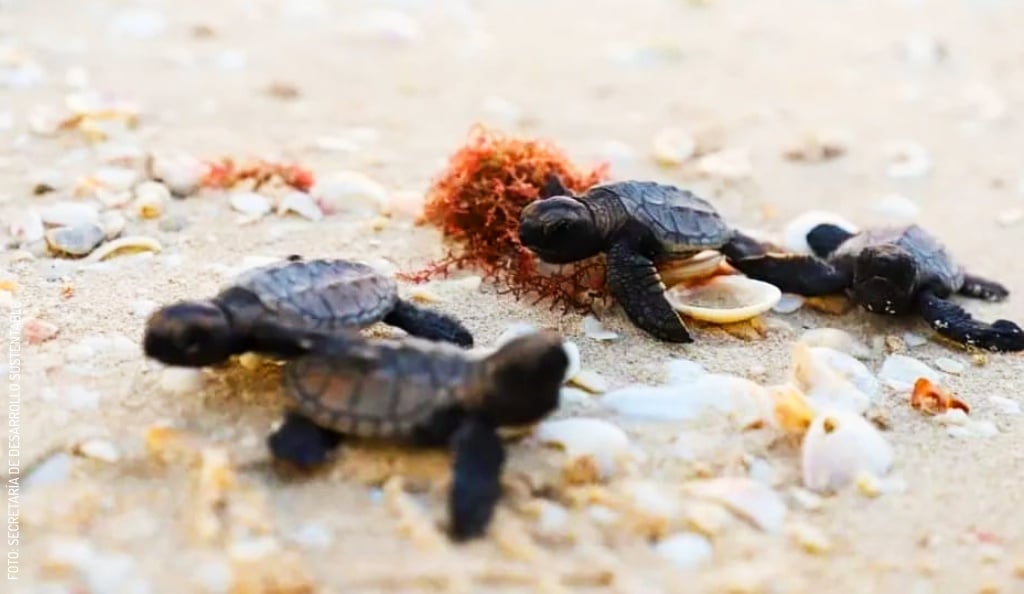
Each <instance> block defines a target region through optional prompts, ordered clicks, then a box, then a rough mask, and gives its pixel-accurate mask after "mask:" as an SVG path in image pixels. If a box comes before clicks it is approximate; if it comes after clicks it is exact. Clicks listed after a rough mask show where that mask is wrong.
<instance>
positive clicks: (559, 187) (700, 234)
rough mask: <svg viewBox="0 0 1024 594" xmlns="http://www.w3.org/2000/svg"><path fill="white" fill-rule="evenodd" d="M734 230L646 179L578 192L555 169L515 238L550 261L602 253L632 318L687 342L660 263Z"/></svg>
mask: <svg viewBox="0 0 1024 594" xmlns="http://www.w3.org/2000/svg"><path fill="white" fill-rule="evenodd" d="M731 237H732V231H731V230H730V228H729V226H728V225H726V223H725V222H724V221H723V220H722V218H721V216H719V214H718V212H717V211H716V210H715V208H714V207H713V206H712V205H711V204H710V203H708V202H707V201H705V200H704V199H702V198H700V197H698V196H696V195H694V194H693V193H691V192H689V191H687V190H682V189H680V188H677V187H675V186H671V185H666V184H661V183H657V182H651V181H622V182H613V183H605V184H598V185H595V186H592V187H590V188H589V189H587V190H586V192H584V193H583V195H582V196H579V197H576V196H573V195H572V193H571V192H570V191H569V190H568V189H567V188H566V187H565V186H564V185H563V183H562V181H561V180H560V179H559V178H558V177H557V176H552V177H551V178H549V181H548V183H547V184H546V186H545V188H544V189H543V190H542V192H541V199H539V200H536V201H534V202H531V203H530V204H528V205H527V206H526V207H525V208H524V209H523V210H522V213H521V215H520V223H519V239H520V242H521V243H522V244H523V245H524V246H526V247H527V248H528V249H529V250H530V251H532V252H533V253H535V254H537V256H538V257H539V258H540V259H541V260H543V261H545V262H548V263H551V264H567V263H570V262H576V261H579V260H583V259H585V258H589V257H592V256H596V255H597V254H599V253H601V252H604V253H605V254H606V258H607V265H608V272H607V281H606V282H607V286H608V290H609V292H610V293H611V295H612V296H613V297H614V298H615V300H616V301H617V302H618V303H619V304H620V305H621V306H622V309H623V310H624V311H625V313H626V315H627V316H628V317H629V319H630V320H631V321H632V322H633V323H634V324H635V325H636V326H637V327H639V328H640V329H641V330H644V331H645V332H647V333H649V334H650V335H652V336H654V337H655V338H658V339H660V340H665V341H669V342H692V341H693V339H692V338H691V336H690V333H689V331H688V330H687V329H686V325H685V324H684V323H683V321H682V319H681V318H680V317H679V314H678V313H677V312H676V310H675V309H673V308H672V306H671V305H670V304H669V302H668V300H667V299H666V298H665V290H666V287H665V283H664V282H663V279H662V277H661V275H660V274H659V272H658V265H659V264H663V263H665V262H668V261H670V260H680V261H682V260H686V259H689V258H691V257H692V256H694V255H696V254H697V253H699V252H702V251H704V250H714V249H717V248H718V247H719V246H721V245H723V244H724V243H725V242H726V241H728V240H729V239H730V238H731Z"/></svg>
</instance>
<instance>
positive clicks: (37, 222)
mask: <svg viewBox="0 0 1024 594" xmlns="http://www.w3.org/2000/svg"><path fill="white" fill-rule="evenodd" d="M43 231H44V228H43V218H42V217H41V216H39V213H37V212H35V211H34V210H27V211H24V212H22V213H20V214H18V215H16V216H15V217H14V218H13V219H12V220H11V224H10V227H8V232H9V233H10V234H11V238H12V239H13V240H14V241H16V242H17V243H18V244H19V245H22V244H26V243H32V242H33V241H39V240H40V239H42V238H43Z"/></svg>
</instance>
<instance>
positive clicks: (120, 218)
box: [100, 210, 128, 240]
mask: <svg viewBox="0 0 1024 594" xmlns="http://www.w3.org/2000/svg"><path fill="white" fill-rule="evenodd" d="M127 224H128V220H127V219H126V218H125V216H124V215H123V214H121V213H120V212H118V211H116V210H108V211H105V212H103V214H101V215H100V228H101V229H103V235H104V237H106V238H107V239H108V240H110V239H115V238H116V237H117V236H118V235H120V234H121V232H122V231H124V227H125V225H127Z"/></svg>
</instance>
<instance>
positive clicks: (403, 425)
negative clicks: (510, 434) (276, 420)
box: [284, 339, 478, 438]
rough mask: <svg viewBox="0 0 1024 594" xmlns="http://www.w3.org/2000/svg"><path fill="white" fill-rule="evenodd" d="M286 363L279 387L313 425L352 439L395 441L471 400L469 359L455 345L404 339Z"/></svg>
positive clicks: (473, 392) (471, 365)
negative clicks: (448, 409)
mask: <svg viewBox="0 0 1024 594" xmlns="http://www.w3.org/2000/svg"><path fill="white" fill-rule="evenodd" d="M352 344H353V345H355V347H354V348H356V349H359V352H358V353H356V354H352V353H347V352H345V348H342V349H341V350H335V351H332V352H330V353H327V352H319V353H316V354H311V355H306V356H304V357H300V358H298V359H295V360H292V361H290V362H288V363H287V364H286V365H285V368H284V387H285V391H286V392H287V394H288V396H289V397H290V398H292V399H293V400H294V401H295V403H296V405H297V407H298V409H299V411H300V412H301V413H302V414H304V415H306V416H308V417H309V418H310V419H311V420H312V421H313V422H314V423H316V424H318V425H320V426H322V427H325V428H329V429H333V430H334V431H338V432H340V433H344V434H347V435H353V436H356V437H369V438H374V437H377V438H396V437H397V438H401V437H408V436H409V435H411V433H412V432H413V430H414V429H415V428H416V427H417V426H420V425H422V424H424V423H426V422H427V421H428V419H429V418H430V417H431V415H432V414H433V413H435V412H436V411H438V410H440V409H442V408H445V407H447V406H450V405H453V404H468V405H471V406H472V405H473V404H474V399H475V398H476V397H477V396H478V394H477V392H478V390H475V389H474V385H475V382H474V381H473V380H474V377H475V375H474V369H475V364H474V361H473V359H472V358H470V357H469V356H468V355H467V354H466V353H465V352H464V351H463V350H462V349H460V348H458V347H456V346H453V345H449V344H445V343H436V342H428V341H421V340H418V339H408V340H405V341H402V342H397V341H390V340H375V341H373V342H364V341H359V342H354V343H352Z"/></svg>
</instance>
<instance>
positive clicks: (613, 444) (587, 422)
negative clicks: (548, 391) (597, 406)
mask: <svg viewBox="0 0 1024 594" xmlns="http://www.w3.org/2000/svg"><path fill="white" fill-rule="evenodd" d="M535 436H536V439H537V440H538V441H540V442H541V443H545V444H557V445H558V446H559V447H561V448H562V449H564V450H565V452H566V454H567V455H568V456H569V458H570V460H569V464H570V465H571V464H573V460H575V459H581V458H588V459H590V460H591V461H593V463H594V464H595V465H596V467H597V471H598V475H599V477H600V478H602V479H605V478H609V477H610V476H612V475H613V474H615V472H616V470H618V469H619V468H620V466H621V465H622V464H623V463H624V462H626V461H628V459H629V457H630V443H629V436H627V435H626V432H625V431H623V430H622V429H620V428H619V427H618V426H616V425H613V424H611V423H609V422H608V421H604V420H601V419H594V418H585V417H576V418H568V419H555V420H550V421H544V422H542V423H541V424H540V425H539V426H538V427H537V431H536V433H535Z"/></svg>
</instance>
